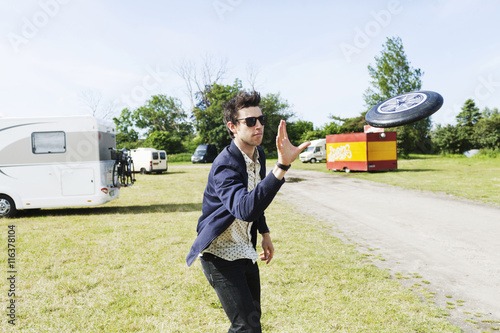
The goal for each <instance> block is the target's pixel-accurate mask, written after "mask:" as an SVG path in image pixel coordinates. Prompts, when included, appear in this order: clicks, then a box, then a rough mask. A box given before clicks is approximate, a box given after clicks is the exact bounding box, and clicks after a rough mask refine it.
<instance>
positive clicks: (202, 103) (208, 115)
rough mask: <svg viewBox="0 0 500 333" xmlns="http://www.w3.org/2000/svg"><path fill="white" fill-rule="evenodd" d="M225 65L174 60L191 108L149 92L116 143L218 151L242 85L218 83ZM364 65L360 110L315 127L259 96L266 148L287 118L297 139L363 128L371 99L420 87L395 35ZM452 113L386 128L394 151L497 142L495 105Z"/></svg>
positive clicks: (125, 113)
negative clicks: (228, 109)
mask: <svg viewBox="0 0 500 333" xmlns="http://www.w3.org/2000/svg"><path fill="white" fill-rule="evenodd" d="M224 66H225V63H221V65H220V67H219V68H217V69H216V70H213V67H211V66H209V65H208V62H207V61H206V62H205V64H204V69H205V70H204V72H203V75H199V74H197V72H196V70H195V69H194V67H193V66H192V64H191V65H190V64H183V65H182V66H180V67H179V74H180V75H181V76H182V77H183V78H184V80H185V82H186V86H187V88H188V91H189V94H190V101H191V112H190V115H188V112H187V111H186V110H185V109H184V108H183V106H182V104H181V101H180V100H179V99H178V98H176V97H173V96H167V95H162V94H160V95H154V96H152V97H151V98H150V99H149V100H147V101H146V102H145V104H144V105H143V106H140V107H138V108H136V109H135V110H130V109H128V108H125V109H123V110H122V111H121V114H120V116H119V117H115V118H113V120H114V122H115V125H116V127H117V146H118V148H128V149H134V148H138V147H139V146H142V147H153V148H156V149H164V150H166V151H167V152H168V153H169V154H178V153H193V152H194V150H195V149H196V147H197V146H198V145H200V144H215V145H216V146H217V149H218V150H219V151H220V150H221V149H223V148H224V147H225V146H227V145H228V144H229V143H230V140H231V139H230V137H229V135H228V133H227V130H226V128H225V125H224V123H223V104H224V103H225V102H226V101H228V100H229V99H230V98H231V97H233V96H234V95H236V94H237V92H238V91H240V90H242V89H243V85H242V81H241V80H240V79H235V80H234V82H233V84H230V85H224V84H221V83H220V79H221V78H222V74H223V73H224ZM368 72H369V75H370V78H371V80H370V83H369V88H367V89H366V91H365V92H364V94H363V98H364V102H365V110H364V111H362V112H361V113H360V115H359V116H357V117H353V118H341V117H339V116H336V115H330V119H331V122H330V123H328V124H326V125H324V126H322V127H320V128H315V127H314V125H313V123H312V122H310V121H306V120H295V119H296V115H295V113H294V112H293V111H292V109H291V106H290V104H289V103H288V101H287V100H285V99H283V98H282V97H281V96H280V94H279V93H268V94H266V95H264V96H261V97H262V100H261V109H262V113H263V114H264V115H266V116H267V119H268V120H267V124H266V130H265V131H264V138H263V142H262V146H263V148H264V149H265V151H266V153H270V154H272V153H273V152H275V149H276V148H275V137H276V134H277V133H276V130H277V128H278V124H279V122H280V120H281V119H284V120H285V121H287V130H288V135H289V139H290V140H291V142H292V143H294V144H296V145H298V144H300V143H301V142H304V141H310V140H314V139H319V138H325V137H326V135H329V134H341V133H356V132H363V130H364V126H365V125H367V123H366V121H365V114H366V112H367V111H368V110H369V109H371V108H372V107H373V106H374V105H376V104H378V103H380V102H382V101H384V100H386V99H388V98H391V97H394V96H396V95H400V94H403V93H406V92H411V91H417V90H420V89H421V87H422V81H421V77H422V75H423V74H424V73H423V71H422V70H421V69H419V68H413V67H412V66H411V64H410V62H409V61H408V59H407V56H406V54H405V52H404V47H403V42H402V40H401V39H400V38H399V37H393V38H387V41H386V43H385V44H384V45H383V48H382V51H381V54H380V56H378V57H375V64H374V65H371V64H370V65H368ZM200 77H202V78H203V79H199V78H200ZM253 77H255V73H253ZM250 90H253V87H251V89H250ZM456 118H457V124H456V125H447V126H441V125H438V126H437V127H436V128H435V129H432V121H431V118H430V117H429V118H426V119H423V120H420V121H418V122H415V123H413V124H409V125H405V126H400V127H396V128H391V129H389V130H391V131H396V132H397V137H398V143H397V146H398V155H399V156H403V157H406V156H408V155H409V154H410V153H413V152H416V153H437V152H442V153H462V152H464V151H466V150H469V149H472V148H478V149H491V150H498V149H499V145H500V115H499V112H498V109H497V108H495V109H489V108H485V110H483V111H482V112H481V111H479V109H478V108H477V107H476V106H475V103H474V101H473V100H471V99H468V100H467V101H466V102H465V104H464V106H463V108H462V112H460V114H458V115H457V116H456ZM140 131H142V133H140ZM141 136H142V137H143V138H141Z"/></svg>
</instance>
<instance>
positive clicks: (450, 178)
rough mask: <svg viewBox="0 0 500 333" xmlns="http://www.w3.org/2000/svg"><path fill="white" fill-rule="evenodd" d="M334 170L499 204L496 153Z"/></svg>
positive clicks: (499, 171) (322, 165)
mask: <svg viewBox="0 0 500 333" xmlns="http://www.w3.org/2000/svg"><path fill="white" fill-rule="evenodd" d="M293 168H297V169H307V170H317V171H323V172H330V173H331V171H329V170H327V167H326V163H316V164H310V163H300V162H299V161H296V162H295V163H294V164H293ZM334 174H336V175H340V176H344V177H352V178H360V179H366V180H371V181H375V182H380V183H385V184H390V185H395V186H400V187H404V188H409V189H417V190H425V191H433V192H443V193H447V194H452V195H454V196H457V197H461V198H465V199H470V200H474V201H482V202H487V203H490V204H494V205H500V157H496V158H491V157H487V156H478V157H473V158H467V157H465V156H462V155H455V156H439V155H412V156H411V158H410V159H407V160H405V159H399V160H398V169H397V170H394V171H380V172H351V173H349V174H345V173H343V172H335V173H334Z"/></svg>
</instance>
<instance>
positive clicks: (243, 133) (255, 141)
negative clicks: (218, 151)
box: [232, 106, 264, 147]
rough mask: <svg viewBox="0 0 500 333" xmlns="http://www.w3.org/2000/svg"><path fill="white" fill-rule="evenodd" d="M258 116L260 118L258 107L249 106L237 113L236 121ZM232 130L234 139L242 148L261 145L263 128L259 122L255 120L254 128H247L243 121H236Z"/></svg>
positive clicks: (260, 112) (260, 113)
mask: <svg viewBox="0 0 500 333" xmlns="http://www.w3.org/2000/svg"><path fill="white" fill-rule="evenodd" d="M260 116H262V111H261V110H260V108H259V107H258V106H251V107H248V108H244V109H241V110H239V111H238V119H244V118H247V117H260ZM232 130H233V133H234V139H235V140H237V141H238V142H239V143H241V144H242V145H244V146H247V147H256V146H258V145H260V144H261V143H262V138H263V135H264V126H263V125H262V124H261V123H260V121H259V120H257V121H256V123H255V126H252V127H248V126H247V124H246V123H245V120H238V122H237V123H236V124H234V126H233V127H232Z"/></svg>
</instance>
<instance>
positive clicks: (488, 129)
mask: <svg viewBox="0 0 500 333" xmlns="http://www.w3.org/2000/svg"><path fill="white" fill-rule="evenodd" d="M472 136H473V142H474V143H475V145H476V148H485V149H491V150H498V149H500V112H499V111H498V109H497V108H495V109H493V110H491V109H489V108H485V109H484V111H483V112H482V113H481V115H480V117H479V119H478V121H477V123H476V124H475V125H474V132H473V135H472Z"/></svg>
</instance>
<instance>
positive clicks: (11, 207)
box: [0, 195, 17, 218]
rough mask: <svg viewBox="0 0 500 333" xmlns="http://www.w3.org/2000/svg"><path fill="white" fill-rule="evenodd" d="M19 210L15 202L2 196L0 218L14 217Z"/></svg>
mask: <svg viewBox="0 0 500 333" xmlns="http://www.w3.org/2000/svg"><path fill="white" fill-rule="evenodd" d="M16 212H17V209H16V204H15V203H14V200H12V198H11V197H9V196H7V195H0V218H2V217H14V216H15V215H16Z"/></svg>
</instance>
